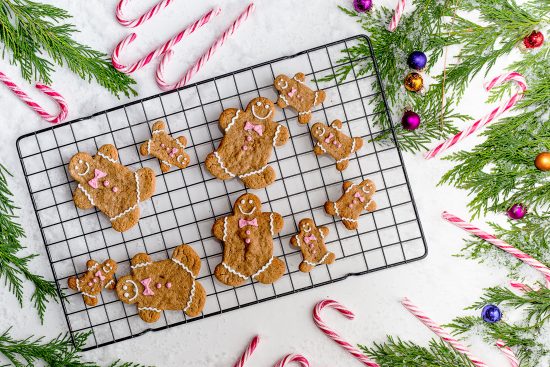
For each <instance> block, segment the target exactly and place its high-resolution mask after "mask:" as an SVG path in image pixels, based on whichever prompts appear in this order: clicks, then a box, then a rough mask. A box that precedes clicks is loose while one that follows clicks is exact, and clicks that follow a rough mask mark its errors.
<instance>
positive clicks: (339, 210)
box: [325, 179, 376, 230]
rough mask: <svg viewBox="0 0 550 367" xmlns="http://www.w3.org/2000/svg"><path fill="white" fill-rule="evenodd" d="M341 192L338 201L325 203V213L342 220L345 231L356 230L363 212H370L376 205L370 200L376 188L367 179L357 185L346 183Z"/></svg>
mask: <svg viewBox="0 0 550 367" xmlns="http://www.w3.org/2000/svg"><path fill="white" fill-rule="evenodd" d="M343 191H344V193H343V194H342V196H341V197H340V199H338V201H336V202H332V201H327V202H326V203H325V212H327V214H329V215H333V216H338V217H340V218H342V223H344V226H346V228H347V229H350V230H352V229H357V226H358V224H357V219H358V218H359V216H360V215H361V213H362V212H363V210H368V211H369V212H372V211H373V210H375V209H376V203H375V202H374V200H373V199H372V197H373V195H374V193H375V192H376V186H375V185H374V182H372V181H371V180H369V179H367V180H364V181H362V182H361V183H359V184H354V183H353V182H351V181H346V182H344V185H343Z"/></svg>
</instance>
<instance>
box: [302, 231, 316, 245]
mask: <svg viewBox="0 0 550 367" xmlns="http://www.w3.org/2000/svg"><path fill="white" fill-rule="evenodd" d="M316 240H317V237H315V235H313V234H310V235H309V236H305V237H304V242H305V243H307V244H308V245H309V243H310V242H313V241H316Z"/></svg>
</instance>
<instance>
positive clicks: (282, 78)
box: [274, 74, 294, 95]
mask: <svg viewBox="0 0 550 367" xmlns="http://www.w3.org/2000/svg"><path fill="white" fill-rule="evenodd" d="M291 84H294V83H292V82H291V78H289V77H288V76H286V75H284V74H281V75H279V76H277V77H276V78H275V83H274V85H275V89H277V92H279V93H281V94H283V95H284V94H288V93H290V92H292V86H291Z"/></svg>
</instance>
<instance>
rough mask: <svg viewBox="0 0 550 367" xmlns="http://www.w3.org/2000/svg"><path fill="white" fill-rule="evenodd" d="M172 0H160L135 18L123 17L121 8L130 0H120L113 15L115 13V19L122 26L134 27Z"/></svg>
mask: <svg viewBox="0 0 550 367" xmlns="http://www.w3.org/2000/svg"><path fill="white" fill-rule="evenodd" d="M172 1H173V0H162V1H159V2H158V3H157V4H156V5H155V6H153V7H152V8H151V9H149V10H147V11H146V12H145V13H144V14H143V15H142V16H140V17H139V18H136V19H126V18H125V17H124V11H123V8H124V6H126V4H128V2H130V0H120V1H119V2H118V5H117V7H116V12H115V15H116V20H117V21H118V22H119V23H120V24H122V25H123V26H125V27H128V28H135V27H137V26H139V25H141V24H143V23H145V22H146V21H148V20H149V19H151V18H152V17H154V16H155V15H156V14H157V13H158V12H159V11H161V10H162V9H164V8H166V7H167V6H168V5H170V4H171V3H172Z"/></svg>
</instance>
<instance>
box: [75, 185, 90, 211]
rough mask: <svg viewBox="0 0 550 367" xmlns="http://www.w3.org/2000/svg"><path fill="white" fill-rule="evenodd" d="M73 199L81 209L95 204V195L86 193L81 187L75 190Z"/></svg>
mask: <svg viewBox="0 0 550 367" xmlns="http://www.w3.org/2000/svg"><path fill="white" fill-rule="evenodd" d="M79 186H80V185H79ZM73 200H74V204H75V205H76V207H77V208H79V209H91V208H93V207H94V206H95V203H94V199H93V197H92V196H88V195H86V193H85V192H84V191H83V190H82V189H81V188H80V187H77V188H76V189H75V190H74V192H73Z"/></svg>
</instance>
